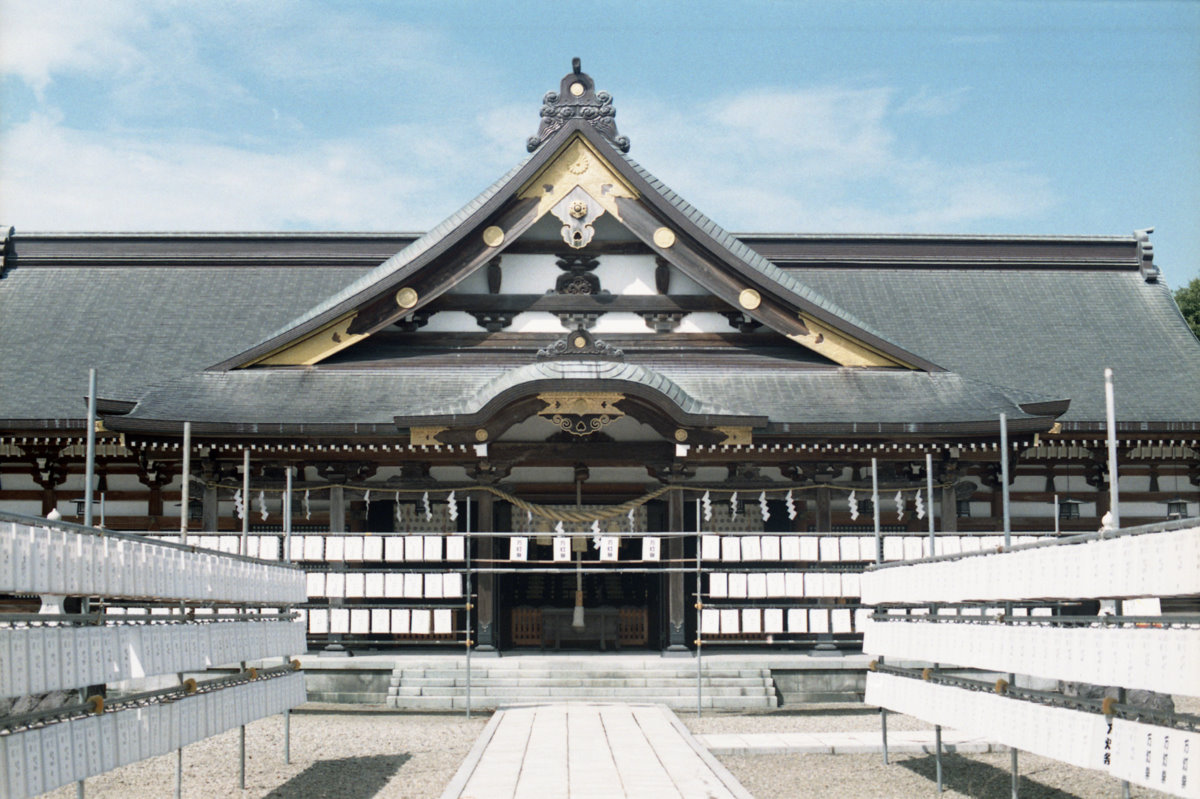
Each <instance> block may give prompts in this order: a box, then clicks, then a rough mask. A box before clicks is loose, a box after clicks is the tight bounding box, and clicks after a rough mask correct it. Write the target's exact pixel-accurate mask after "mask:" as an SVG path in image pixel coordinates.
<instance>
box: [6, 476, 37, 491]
mask: <svg viewBox="0 0 1200 799" xmlns="http://www.w3.org/2000/svg"><path fill="white" fill-rule="evenodd" d="M4 487H5V488H6V489H10V490H12V491H41V490H42V487H41V486H40V485H38V484H37V483H36V482H34V480H33V476H32V475H30V474H26V473H25V472H17V473H16V474H11V473H7V472H6V473H5V474H4Z"/></svg>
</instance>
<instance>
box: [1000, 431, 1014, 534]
mask: <svg viewBox="0 0 1200 799" xmlns="http://www.w3.org/2000/svg"><path fill="white" fill-rule="evenodd" d="M1000 490H1001V495H1002V498H1003V500H1004V548H1005V549H1008V548H1009V547H1010V546H1012V514H1011V513H1010V511H1009V506H1008V416H1007V415H1006V414H1003V413H1002V414H1000Z"/></svg>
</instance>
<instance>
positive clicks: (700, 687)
mask: <svg viewBox="0 0 1200 799" xmlns="http://www.w3.org/2000/svg"><path fill="white" fill-rule="evenodd" d="M703 518H704V517H703V516H702V515H701V510H700V499H699V498H697V499H696V718H700V708H701V706H702V701H701V696H702V694H703V692H704V666H703V663H702V661H703V657H704V656H703V655H702V654H701V651H702V649H703V630H702V628H701V626H700V625H701V617H702V616H703V615H704V611H703V610H702V608H703V607H704V603H703V602H702V601H701V598H700V550H701V546H700V532H701V526H700V525H701V521H702V519H703Z"/></svg>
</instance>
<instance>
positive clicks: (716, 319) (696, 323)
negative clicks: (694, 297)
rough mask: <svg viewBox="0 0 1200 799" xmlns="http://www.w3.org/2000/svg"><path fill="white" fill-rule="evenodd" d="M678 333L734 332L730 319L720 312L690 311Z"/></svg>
mask: <svg viewBox="0 0 1200 799" xmlns="http://www.w3.org/2000/svg"><path fill="white" fill-rule="evenodd" d="M675 332H676V333H732V332H734V328H733V327H732V326H730V324H729V320H728V319H727V318H725V317H724V316H722V315H721V314H719V313H690V314H688V315H687V316H685V317H683V320H682V321H680V323H679V327H677V328H675Z"/></svg>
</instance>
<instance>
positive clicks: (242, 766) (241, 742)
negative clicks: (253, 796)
mask: <svg viewBox="0 0 1200 799" xmlns="http://www.w3.org/2000/svg"><path fill="white" fill-rule="evenodd" d="M238 755H239V757H240V761H239V763H238V787H239V788H241V789H242V790H243V791H244V790H246V725H245V724H243V725H242V726H241V727H239V728H238Z"/></svg>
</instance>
